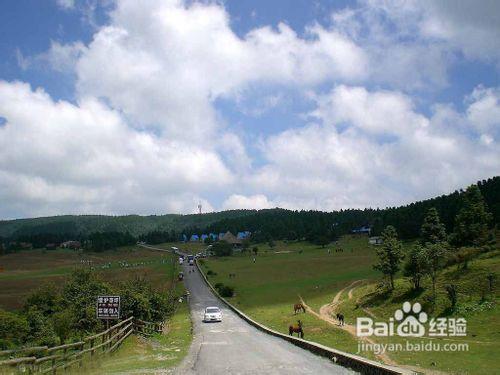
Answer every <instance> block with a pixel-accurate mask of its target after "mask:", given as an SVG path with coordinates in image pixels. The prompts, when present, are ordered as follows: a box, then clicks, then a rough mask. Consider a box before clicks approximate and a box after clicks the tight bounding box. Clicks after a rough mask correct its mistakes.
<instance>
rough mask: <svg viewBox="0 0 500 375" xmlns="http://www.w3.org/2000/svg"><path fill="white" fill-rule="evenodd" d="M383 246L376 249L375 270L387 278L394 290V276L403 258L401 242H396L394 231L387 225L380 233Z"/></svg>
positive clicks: (396, 235)
mask: <svg viewBox="0 0 500 375" xmlns="http://www.w3.org/2000/svg"><path fill="white" fill-rule="evenodd" d="M382 239H383V241H384V243H383V245H382V246H380V247H379V248H378V249H377V257H378V263H377V264H375V265H374V266H373V268H375V269H376V270H379V271H380V272H382V273H383V274H384V275H385V276H387V277H389V282H390V287H391V290H392V289H394V275H395V274H396V273H397V272H398V271H399V268H400V265H401V262H402V260H403V258H404V254H403V247H402V244H401V241H399V240H398V234H397V232H396V229H395V228H394V227H393V226H391V225H389V226H387V227H386V228H385V229H384V231H383V232H382Z"/></svg>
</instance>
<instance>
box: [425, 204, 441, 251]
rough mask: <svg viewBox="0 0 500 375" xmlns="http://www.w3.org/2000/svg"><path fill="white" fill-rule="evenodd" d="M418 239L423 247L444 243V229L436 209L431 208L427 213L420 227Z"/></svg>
mask: <svg viewBox="0 0 500 375" xmlns="http://www.w3.org/2000/svg"><path fill="white" fill-rule="evenodd" d="M420 237H421V241H422V244H423V245H425V244H426V243H431V244H436V243H439V242H444V241H446V228H445V227H444V224H443V223H441V220H440V219H439V214H438V211H437V210H436V208H434V207H432V208H429V210H428V211H427V214H426V215H425V218H424V222H423V224H422V226H421V227H420Z"/></svg>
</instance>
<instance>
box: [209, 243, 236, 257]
mask: <svg viewBox="0 0 500 375" xmlns="http://www.w3.org/2000/svg"><path fill="white" fill-rule="evenodd" d="M212 251H213V252H214V254H215V256H218V257H227V256H230V255H233V247H232V246H231V244H230V243H227V242H226V241H219V242H216V243H215V244H214V245H213V246H212Z"/></svg>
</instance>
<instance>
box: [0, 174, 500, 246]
mask: <svg viewBox="0 0 500 375" xmlns="http://www.w3.org/2000/svg"><path fill="white" fill-rule="evenodd" d="M477 185H478V186H479V189H480V190H481V193H482V195H483V197H484V200H485V202H486V204H487V206H488V209H489V211H490V212H491V213H492V216H493V222H492V224H493V225H495V224H498V223H499V221H500V176H496V177H493V178H490V179H488V180H483V181H479V182H478V183H477ZM462 194H463V191H462V190H459V191H455V192H453V193H451V194H448V195H442V196H440V197H436V198H432V199H428V200H424V201H419V202H415V203H411V204H409V205H406V206H400V207H389V208H384V209H379V208H377V209H372V208H366V209H363V210H361V209H348V210H340V211H333V212H322V211H313V210H310V211H292V210H285V209H280V208H275V209H265V210H232V211H222V212H213V213H206V214H201V215H200V214H193V215H176V214H167V215H158V216H157V215H151V216H139V215H127V216H104V215H81V216H74V215H67V216H53V217H43V218H34V219H18V220H6V221H0V237H3V238H6V239H23V238H24V239H26V240H28V241H29V236H33V235H40V234H57V235H59V236H61V235H62V237H64V238H71V237H76V236H78V237H79V238H82V237H88V236H89V235H90V234H92V233H98V232H101V233H104V232H107V233H126V232H128V233H130V234H131V235H132V236H134V237H136V238H137V237H139V236H141V235H145V234H148V233H151V232H154V231H155V232H164V233H166V232H171V233H174V236H173V237H177V236H178V235H180V233H185V234H187V235H190V234H193V233H196V234H200V233H203V232H205V233H207V232H216V233H219V232H225V231H227V230H230V231H232V232H233V233H235V232H238V231H241V230H250V231H252V232H253V233H254V235H255V236H256V237H257V238H255V239H254V240H255V241H257V242H259V241H266V240H268V239H270V238H274V239H289V240H296V239H303V238H305V239H308V240H317V239H318V238H319V237H322V236H327V237H329V238H330V239H333V238H335V237H338V236H339V235H342V234H347V233H350V232H351V231H352V230H353V229H354V228H357V227H361V226H370V227H371V228H372V234H373V235H378V234H379V233H380V231H381V230H382V229H383V228H384V227H385V226H387V225H393V226H394V227H396V229H397V231H398V233H399V235H400V237H401V238H403V239H411V238H416V237H418V236H419V231H420V225H421V222H422V219H423V217H424V215H425V213H426V212H427V210H428V209H429V208H431V207H435V208H436V209H437V210H438V212H439V215H440V217H441V220H442V222H443V223H444V224H445V226H446V229H447V231H448V232H451V231H452V229H453V225H454V218H455V216H456V214H457V213H458V211H459V210H460V208H461V204H462Z"/></svg>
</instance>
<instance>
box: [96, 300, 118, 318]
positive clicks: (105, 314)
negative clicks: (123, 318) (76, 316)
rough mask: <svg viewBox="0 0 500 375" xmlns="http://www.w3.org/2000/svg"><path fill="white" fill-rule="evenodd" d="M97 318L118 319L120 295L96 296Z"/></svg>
mask: <svg viewBox="0 0 500 375" xmlns="http://www.w3.org/2000/svg"><path fill="white" fill-rule="evenodd" d="M96 312H97V319H120V296H99V297H97V307H96Z"/></svg>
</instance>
